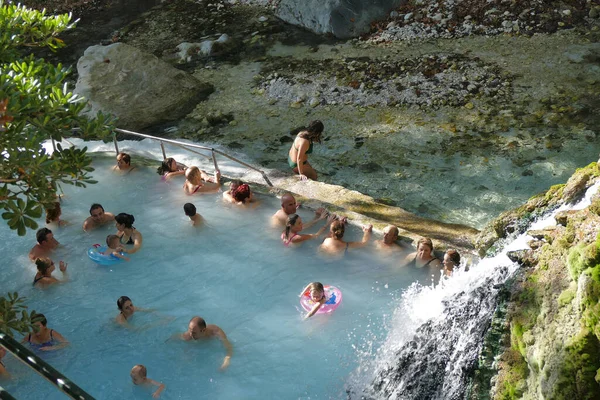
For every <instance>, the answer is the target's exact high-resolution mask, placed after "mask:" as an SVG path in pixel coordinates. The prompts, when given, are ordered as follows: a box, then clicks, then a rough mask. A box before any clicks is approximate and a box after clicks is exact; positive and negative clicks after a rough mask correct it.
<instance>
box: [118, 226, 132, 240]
mask: <svg viewBox="0 0 600 400" xmlns="http://www.w3.org/2000/svg"><path fill="white" fill-rule="evenodd" d="M133 230H135V228H133ZM123 236H125V232H123V234H122V235H121V237H120V238H119V242H121V244H134V242H133V237H132V236H133V232H132V233H131V236H129V240H128V241H127V243H123Z"/></svg>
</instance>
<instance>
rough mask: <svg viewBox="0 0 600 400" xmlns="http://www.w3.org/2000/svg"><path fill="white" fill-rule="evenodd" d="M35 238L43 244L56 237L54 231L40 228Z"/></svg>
mask: <svg viewBox="0 0 600 400" xmlns="http://www.w3.org/2000/svg"><path fill="white" fill-rule="evenodd" d="M35 238H36V240H37V242H38V243H39V244H41V245H43V244H44V242H49V241H51V240H52V239H53V238H54V235H53V234H52V231H51V230H50V229H48V228H40V229H38V231H37V232H36V233H35Z"/></svg>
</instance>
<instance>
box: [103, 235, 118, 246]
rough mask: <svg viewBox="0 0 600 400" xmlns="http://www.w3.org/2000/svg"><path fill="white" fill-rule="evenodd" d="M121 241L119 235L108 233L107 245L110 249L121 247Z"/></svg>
mask: <svg viewBox="0 0 600 400" xmlns="http://www.w3.org/2000/svg"><path fill="white" fill-rule="evenodd" d="M120 243H121V242H120V239H119V237H118V236H117V235H108V236H107V237H106V245H107V246H108V248H110V249H116V248H117V247H119V244H120Z"/></svg>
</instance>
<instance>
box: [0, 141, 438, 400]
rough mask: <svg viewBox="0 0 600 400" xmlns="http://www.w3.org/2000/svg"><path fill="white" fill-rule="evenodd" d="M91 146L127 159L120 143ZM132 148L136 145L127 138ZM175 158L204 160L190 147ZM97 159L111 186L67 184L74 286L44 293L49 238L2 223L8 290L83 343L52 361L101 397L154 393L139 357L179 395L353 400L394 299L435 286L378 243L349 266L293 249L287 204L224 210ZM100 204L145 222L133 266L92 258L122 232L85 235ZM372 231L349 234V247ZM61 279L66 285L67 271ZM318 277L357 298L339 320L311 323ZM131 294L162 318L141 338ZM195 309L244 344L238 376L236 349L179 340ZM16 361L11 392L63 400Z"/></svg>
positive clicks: (215, 200)
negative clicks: (347, 395) (357, 374)
mask: <svg viewBox="0 0 600 400" xmlns="http://www.w3.org/2000/svg"><path fill="white" fill-rule="evenodd" d="M85 144H86V145H87V146H88V147H89V148H90V149H93V150H105V151H114V150H113V147H112V144H110V143H109V144H103V143H96V142H93V143H85ZM120 146H121V150H125V151H128V147H129V145H128V144H127V143H125V144H121V145H120ZM132 146H133V145H132ZM135 147H136V148H141V149H142V150H141V151H143V152H145V153H146V154H149V155H153V156H156V158H157V159H159V158H160V157H159V155H160V148H159V147H158V146H157V145H156V144H155V143H153V144H149V145H146V143H144V142H142V143H139V142H136V143H135ZM113 155H114V153H113ZM168 155H169V156H174V157H175V158H177V159H178V160H179V161H181V162H184V163H187V164H188V165H193V164H198V163H197V160H196V159H195V158H193V157H191V156H188V155H187V154H185V153H184V152H183V151H179V153H177V152H174V151H170V152H169V153H168ZM192 156H193V155H192ZM134 160H135V156H134ZM156 164H157V165H158V164H159V163H158V162H157V163H156ZM210 164H211V163H210V162H208V161H207V162H206V164H204V165H203V166H204V167H206V168H207V169H208V168H209V167H210ZM94 165H95V167H96V171H95V172H94V178H95V179H97V180H98V181H99V183H98V184H96V185H90V186H89V187H88V188H87V189H81V188H75V187H71V186H64V187H63V188H64V190H65V193H66V197H65V198H64V199H63V203H62V209H63V216H62V218H63V219H64V220H66V221H69V222H71V225H69V226H66V227H62V228H53V231H54V233H55V235H56V238H57V239H58V240H59V241H60V242H61V243H62V244H63V246H62V248H60V249H59V250H57V252H56V254H55V255H54V256H53V259H54V260H55V261H58V260H59V259H64V260H66V261H67V262H68V263H69V276H70V282H68V283H66V284H64V285H57V286H55V287H51V288H49V289H47V290H39V289H37V288H32V286H31V282H32V280H33V277H34V275H35V269H34V265H33V264H32V263H30V262H29V260H28V259H27V253H28V251H29V249H30V248H31V247H32V246H33V244H34V241H35V238H34V236H35V235H34V233H35V232H28V234H27V235H26V236H25V237H18V236H17V235H16V233H15V232H14V231H10V230H9V229H8V227H7V226H6V225H5V224H2V225H0V238H1V239H2V240H1V241H0V249H1V251H2V254H3V256H4V259H5V263H4V267H3V279H2V280H1V282H0V292H1V293H6V292H7V291H18V292H19V293H20V294H21V295H24V296H26V297H27V304H28V305H29V306H30V309H35V310H36V311H38V312H43V313H44V314H45V315H46V316H47V318H48V321H49V323H48V326H49V327H50V328H52V329H56V330H57V331H59V332H60V333H62V334H63V335H64V336H65V337H66V338H67V339H68V340H69V341H70V342H71V345H70V346H69V347H68V348H66V349H63V350H60V351H56V352H49V353H42V354H40V356H41V357H43V358H44V359H45V360H46V361H48V362H49V363H50V364H52V365H53V366H54V367H56V368H57V369H58V370H60V371H61V372H63V373H64V374H65V375H66V376H67V377H69V378H71V379H72V380H73V381H74V382H76V383H77V384H79V385H80V386H82V387H83V388H84V389H85V390H86V391H88V392H89V393H91V394H92V395H93V396H95V397H96V398H99V399H100V398H101V399H123V398H148V396H149V393H148V392H146V391H144V390H142V389H140V388H137V387H134V386H133V385H132V384H131V382H130V378H129V370H130V369H131V367H132V366H133V365H135V364H138V363H141V364H145V365H146V366H147V368H148V371H149V377H151V378H153V379H157V380H160V381H163V382H164V383H165V384H166V385H167V389H166V391H165V392H164V394H163V395H162V396H161V398H165V399H170V398H173V399H175V398H182V399H185V398H210V399H255V398H311V399H316V398H340V397H341V396H342V393H343V390H344V389H343V388H344V383H345V381H346V380H347V377H348V374H349V373H350V372H351V371H352V370H354V369H355V368H356V366H357V365H358V359H359V358H361V357H363V356H364V355H365V354H373V353H372V349H374V348H378V347H379V346H380V345H381V343H382V341H383V339H384V338H385V336H386V328H385V327H386V326H387V324H386V323H385V321H386V319H387V318H389V316H390V315H391V314H392V311H393V308H391V307H392V305H393V304H395V302H394V299H395V298H396V297H397V296H399V294H400V293H401V291H402V290H403V289H404V288H406V287H407V286H409V285H410V284H411V283H412V282H414V281H415V280H423V281H426V280H427V279H429V277H428V276H427V273H426V272H424V271H419V270H407V269H403V270H401V269H399V268H398V266H397V261H395V260H390V259H381V258H378V257H377V255H376V254H374V253H373V251H372V250H370V249H360V250H358V249H357V250H356V251H351V252H350V253H349V255H348V256H347V257H345V258H343V259H341V260H340V259H327V258H321V257H319V256H318V255H317V252H316V247H317V246H318V243H317V241H313V242H306V243H304V244H303V245H302V246H301V248H299V249H287V248H284V246H282V244H281V241H280V239H279V235H280V231H281V229H274V228H271V227H270V226H269V223H268V221H269V217H270V216H271V215H272V214H273V213H274V212H275V210H277V209H278V208H279V204H278V200H277V199H274V198H270V197H267V196H260V195H259V196H258V199H259V201H260V202H259V205H258V206H257V207H256V208H254V209H252V208H250V209H244V208H241V207H236V206H233V205H227V204H224V203H223V202H222V200H221V195H220V194H219V195H201V196H191V197H190V196H185V195H184V194H183V192H182V189H181V186H182V184H183V179H181V178H179V179H178V178H175V179H173V180H172V181H169V182H163V181H161V180H160V178H159V176H158V175H157V174H156V173H155V171H154V169H152V168H138V169H136V170H134V171H132V172H131V173H130V174H128V175H124V176H117V175H115V174H114V173H113V172H111V171H110V170H109V169H110V167H111V166H112V165H114V156H111V160H110V161H108V160H103V159H98V160H96V161H95V164H94ZM221 168H222V169H223V170H224V171H227V172H228V173H230V172H231V171H234V170H235V169H236V168H238V167H236V166H234V165H233V164H230V163H223V165H222V166H221ZM228 169H230V170H229V171H228ZM239 172H240V173H243V172H245V171H243V170H242V169H240V171H239ZM188 201H191V202H193V203H194V204H195V205H196V207H197V208H198V212H199V213H200V214H201V215H203V216H204V218H205V219H206V226H203V227H201V228H199V229H195V228H193V227H191V226H190V225H189V221H188V220H187V218H186V217H185V216H184V214H183V209H182V206H183V204H184V203H185V202H188ZM93 202H99V203H101V204H102V205H103V206H104V207H105V209H106V211H110V212H113V213H119V212H127V213H130V214H133V215H134V216H135V219H136V221H135V223H134V226H135V227H136V228H137V229H138V230H139V231H140V232H141V233H142V234H143V237H144V243H143V247H142V250H141V251H140V252H138V253H136V254H134V255H132V256H131V259H132V260H131V262H129V263H122V264H118V265H115V266H111V267H103V266H97V265H95V264H94V263H93V262H92V261H91V260H89V259H88V257H87V254H86V250H87V249H88V247H89V246H90V245H92V244H93V243H104V240H105V238H106V235H107V234H109V233H114V232H115V231H116V229H115V228H114V226H113V225H112V224H111V225H110V226H107V227H105V228H101V229H98V230H95V231H93V232H90V233H84V232H83V231H82V230H81V223H82V222H83V220H84V219H85V218H86V217H87V216H88V215H89V213H88V210H89V206H90V204H91V203H93ZM300 214H301V216H302V217H303V218H304V219H305V220H309V219H311V217H312V212H310V211H309V210H302V209H301V210H300ZM40 223H41V221H40ZM320 225H321V223H319V224H318V226H316V227H314V228H313V229H311V230H309V232H311V231H312V232H314V231H315V230H316V229H317V228H318V227H319V226H320ZM361 234H362V232H360V231H359V230H358V229H355V228H353V229H349V230H348V232H347V236H348V237H347V238H346V239H348V240H357V239H359V238H360V237H361ZM55 274H56V275H57V276H58V277H59V278H60V275H61V274H60V272H59V271H56V272H55ZM311 281H321V282H323V283H325V284H334V285H335V286H337V287H339V288H340V289H341V290H342V292H343V295H344V301H343V303H342V304H341V305H340V307H339V308H338V309H337V310H336V311H335V312H334V313H332V314H331V315H319V316H315V317H313V318H311V319H310V320H309V321H302V320H301V315H302V314H301V309H300V305H299V301H298V300H299V299H298V293H299V292H300V290H301V289H302V287H303V286H304V285H306V284H307V283H309V282H311ZM122 295H127V296H129V297H131V299H132V300H133V303H134V304H135V305H137V306H139V307H143V308H151V309H155V310H156V311H155V312H153V313H137V314H136V315H134V317H133V319H132V322H131V323H132V326H133V329H131V330H128V329H124V328H121V327H118V326H116V324H115V323H114V318H115V317H116V315H117V314H118V311H117V307H116V300H117V298H118V297H119V296H122ZM194 315H200V316H203V317H204V318H206V320H207V322H208V323H215V324H217V325H219V326H220V327H221V328H223V329H224V331H225V332H226V333H227V335H228V336H229V338H230V340H231V342H232V343H233V346H234V355H233V358H232V361H231V366H230V367H229V369H228V370H227V371H226V372H224V373H222V372H219V371H218V367H219V365H220V363H221V361H222V359H223V357H224V355H225V351H224V349H223V348H222V345H221V344H220V343H219V342H218V341H213V342H209V343H203V344H200V343H179V342H177V341H173V340H168V341H166V340H167V339H168V338H169V337H170V336H171V335H173V334H174V333H177V332H183V331H184V330H185V329H186V327H187V324H188V321H189V319H190V318H191V317H192V316H194ZM165 341H166V342H165ZM4 361H5V364H6V366H7V368H8V369H9V370H10V371H11V373H12V374H13V375H14V379H13V380H11V381H9V382H8V383H7V384H6V385H4V384H3V386H5V388H6V389H7V390H8V391H9V392H11V393H12V394H13V395H14V396H16V397H17V398H36V399H55V398H56V399H58V398H62V395H61V394H60V393H59V392H58V391H57V390H55V389H53V388H52V387H51V386H50V384H47V383H42V379H41V378H39V377H37V376H35V374H34V373H33V372H32V371H29V370H27V368H26V367H25V366H22V365H21V364H20V363H18V361H17V360H16V359H14V358H13V357H12V356H10V355H9V356H7V357H6V358H5V359H4Z"/></svg>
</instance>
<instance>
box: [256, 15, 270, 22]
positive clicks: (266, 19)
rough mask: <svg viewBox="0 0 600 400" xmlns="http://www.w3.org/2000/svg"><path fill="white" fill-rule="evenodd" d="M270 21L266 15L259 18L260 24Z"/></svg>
mask: <svg viewBox="0 0 600 400" xmlns="http://www.w3.org/2000/svg"><path fill="white" fill-rule="evenodd" d="M268 20H269V18H267V17H265V16H264V15H262V16H260V17H258V22H267V21H268Z"/></svg>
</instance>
